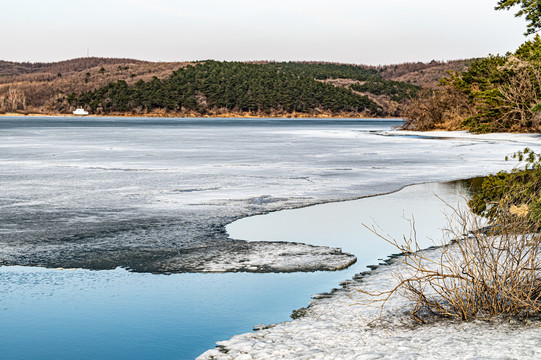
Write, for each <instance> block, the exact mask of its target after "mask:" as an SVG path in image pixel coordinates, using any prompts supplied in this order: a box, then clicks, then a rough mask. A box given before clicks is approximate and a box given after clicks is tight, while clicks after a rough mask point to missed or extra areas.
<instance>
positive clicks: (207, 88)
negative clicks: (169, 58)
mask: <svg viewBox="0 0 541 360" xmlns="http://www.w3.org/2000/svg"><path fill="white" fill-rule="evenodd" d="M206 63H208V64H213V65H212V68H213V69H212V70H210V69H207V68H206V67H205V66H204V64H206ZM232 64H235V65H232ZM450 64H451V63H437V64H423V65H420V64H418V63H416V64H415V66H412V65H411V64H401V65H396V66H389V67H385V68H384V67H370V66H363V65H351V64H336V63H321V62H253V63H220V62H212V61H206V62H197V63H186V62H170V63H153V62H146V61H140V60H133V59H115V58H79V59H73V60H67V61H61V62H56V63H16V62H6V61H0V112H20V113H30V112H31V113H40V114H57V113H71V111H73V109H74V108H75V107H76V106H86V107H88V108H89V110H92V112H93V113H103V114H105V113H119V114H120V113H133V114H139V115H147V114H150V115H151V114H152V113H155V114H164V113H166V112H167V113H168V114H169V115H178V116H199V115H209V116H223V115H227V114H229V115H235V114H237V115H241V114H242V115H246V114H248V115H250V114H251V115H254V116H291V115H293V116H296V115H301V116H307V115H310V116H336V115H341V116H400V115H401V113H402V112H403V108H404V103H405V102H406V101H407V99H409V98H411V97H414V96H415V95H416V93H417V92H418V90H419V89H420V87H418V86H417V85H414V84H413V83H415V84H423V82H426V78H427V76H424V77H421V76H420V74H421V72H422V71H425V72H426V71H428V70H429V69H430V71H435V70H434V69H444V68H445V67H446V66H450ZM188 68H189V70H188ZM193 71H195V72H202V73H200V74H195V73H194V74H192V72H193ZM208 71H211V72H212V71H219V72H221V73H222V78H220V77H217V76H214V75H212V74H210V73H208ZM235 71H237V72H239V73H235ZM438 71H440V70H438ZM247 74H251V75H250V76H248V77H246V75H247ZM415 74H417V76H418V78H419V79H422V80H419V81H416V80H415V79H414V80H413V81H412V80H411V79H412V78H415V76H416V75H415ZM192 75H193V76H195V78H197V79H200V78H205V80H204V81H203V82H199V83H197V82H194V81H190V80H189V76H192ZM423 75H424V74H423ZM400 77H408V80H407V82H404V81H396V80H395V79H398V78H400ZM173 78H174V79H173ZM182 79H184V80H182ZM182 81H185V82H186V83H185V84H181V83H182ZM143 83H144V85H143ZM228 83H229V84H228ZM173 84H175V86H178V87H179V88H177V89H176V90H174V89H172V88H171V86H172V85H173ZM123 86H125V87H126V89H129V90H126V94H124V95H125V96H128V95H127V94H128V93H129V94H131V95H133V93H134V92H137V91H143V92H147V91H148V92H150V93H149V94H154V95H152V96H151V97H153V99H154V100H156V99H157V98H158V97H159V96H158V95H156V91H158V90H156V88H157V87H161V86H163V88H162V89H161V90H159V92H161V93H168V95H167V96H170V97H171V99H169V100H167V101H165V99H162V100H160V101H154V102H152V101H151V102H149V99H148V97H149V94H146V95H145V96H146V97H147V99H146V103H141V102H140V101H143V100H141V99H142V98H143V97H144V96H143V97H142V96H139V97H138V98H137V99H139V100H135V99H130V100H129V101H127V102H126V106H124V105H121V104H119V103H116V104H113V103H112V102H111V99H110V98H109V99H108V100H107V96H108V95H106V93H107V92H109V93H111V91H113V92H116V91H120V88H122V87H123ZM242 91H244V93H243V92H242ZM153 92H154V93H153ZM91 93H92V94H91ZM100 94H101V95H100ZM124 95H123V96H124ZM131 95H130V96H131ZM98 96H104V98H102V99H99V100H98V99H97V97H98ZM115 96H116V95H115ZM160 96H161V95H160ZM164 96H165V95H164ZM175 97H176V100H175V101H176V105H172V102H174V101H173V100H172V99H173V98H175ZM232 97H234V98H235V99H236V101H232V100H231V98H232ZM90 98H92V100H91V101H90V100H89V99H90ZM115 99H116V98H115ZM151 103H152V104H151ZM254 104H255V105H254Z"/></svg>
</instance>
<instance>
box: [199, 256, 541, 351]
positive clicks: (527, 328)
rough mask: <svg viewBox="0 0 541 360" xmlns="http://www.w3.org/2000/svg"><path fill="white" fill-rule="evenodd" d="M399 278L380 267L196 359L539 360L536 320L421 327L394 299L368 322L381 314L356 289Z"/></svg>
mask: <svg viewBox="0 0 541 360" xmlns="http://www.w3.org/2000/svg"><path fill="white" fill-rule="evenodd" d="M427 253H429V254H430V255H431V256H432V258H434V259H437V258H438V255H439V254H440V252H439V250H438V249H435V250H431V251H429V252H427ZM404 271H405V265H404V264H402V263H401V262H399V261H395V262H393V263H391V264H390V265H388V266H380V267H378V268H377V269H375V270H373V271H372V272H371V273H370V274H367V275H366V276H363V277H360V278H359V280H354V281H350V282H348V284H347V285H346V286H345V287H344V288H343V289H340V290H337V291H335V292H334V293H332V294H331V295H330V296H325V297H316V299H314V300H312V301H311V303H310V305H309V306H308V308H307V309H306V310H305V316H304V317H301V318H300V319H296V320H293V321H289V322H284V323H280V324H274V325H270V326H269V327H268V328H266V329H263V330H259V331H256V332H252V333H246V334H241V335H236V336H234V337H232V338H231V339H230V340H226V341H219V342H217V348H216V349H212V350H208V351H206V352H205V353H203V354H201V355H200V356H199V357H198V358H197V360H210V359H240V358H252V359H344V360H348V359H537V358H539V357H540V356H541V329H540V328H539V324H538V322H536V321H534V320H532V321H526V322H518V321H507V322H503V321H499V320H496V321H494V322H492V323H491V322H481V321H474V322H468V323H467V322H459V321H453V320H445V319H439V318H435V317H432V318H427V320H428V321H427V323H426V324H419V323H416V322H415V321H414V320H412V319H411V317H410V316H409V311H410V310H411V309H412V307H413V304H411V302H410V300H408V299H407V298H405V297H404V296H402V295H396V296H394V297H392V298H391V300H390V301H389V302H388V303H387V305H386V306H385V307H384V310H383V313H382V314H383V315H382V321H381V322H380V321H374V320H377V319H378V316H379V311H380V308H379V307H376V306H370V305H366V301H367V300H369V299H370V298H369V297H368V296H367V295H365V294H362V293H360V292H359V291H358V289H359V288H362V289H363V290H365V291H371V292H377V291H384V290H388V289H390V288H392V287H393V286H394V285H395V284H396V283H397V280H396V278H395V277H394V276H393V273H399V272H404ZM363 301H364V302H365V304H362V303H363ZM360 303H361V304H360ZM248 356H249V357H248Z"/></svg>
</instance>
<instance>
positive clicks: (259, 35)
mask: <svg viewBox="0 0 541 360" xmlns="http://www.w3.org/2000/svg"><path fill="white" fill-rule="evenodd" d="M496 3H497V0H454V1H442V0H333V1H322V0H272V1H271V0H251V1H250V0H199V1H194V0H191V1H187V0H176V1H174V0H1V4H0V34H1V39H2V41H1V46H0V60H9V61H30V62H36V61H59V60H65V59H71V58H75V57H83V56H86V53H87V49H90V55H91V56H100V57H128V58H136V59H141V60H151V61H183V60H203V59H215V60H321V61H337V62H345V63H357V64H373V65H377V64H391V63H400V62H408V61H430V60H432V59H435V60H451V59H461V58H471V57H479V56H486V55H488V54H489V53H492V54H497V53H500V54H503V53H505V52H507V51H512V50H515V49H516V47H517V46H518V45H519V44H521V43H522V42H524V41H525V40H526V38H525V37H524V36H523V35H522V34H523V33H524V31H525V29H526V25H525V21H524V19H523V18H515V17H514V16H513V15H514V12H513V11H495V10H494V6H495V5H496Z"/></svg>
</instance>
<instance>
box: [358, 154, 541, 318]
mask: <svg viewBox="0 0 541 360" xmlns="http://www.w3.org/2000/svg"><path fill="white" fill-rule="evenodd" d="M511 159H516V160H518V161H519V162H523V163H525V165H524V168H516V169H514V170H512V171H510V172H503V171H502V172H499V173H498V174H495V175H490V176H488V177H486V178H484V179H483V180H482V183H481V186H477V187H474V188H473V190H472V192H473V196H472V198H471V200H470V201H469V202H468V205H469V208H468V209H466V210H462V209H454V210H453V216H452V217H450V221H449V226H448V230H447V231H446V236H445V238H444V239H443V240H442V241H441V243H440V244H438V245H439V249H438V251H439V253H438V254H437V256H435V255H434V253H433V252H432V250H430V251H427V250H422V249H420V248H419V245H418V244H417V241H416V239H415V231H414V230H415V229H414V226H412V229H413V231H412V234H413V235H412V236H410V237H409V238H406V237H405V238H404V239H405V241H404V242H399V241H397V240H395V239H394V238H392V237H390V236H388V235H382V234H384V233H383V232H382V231H381V229H378V228H376V227H374V226H373V227H371V228H370V227H369V230H371V231H372V232H374V233H375V234H376V235H378V236H379V237H380V238H382V239H383V240H385V241H387V242H389V243H391V244H392V245H394V246H395V247H396V248H397V249H399V250H400V251H401V253H402V256H401V257H399V258H398V259H399V261H401V262H402V263H403V264H404V265H405V267H406V271H404V272H401V273H396V274H394V275H395V277H396V278H397V280H398V283H397V285H396V286H395V287H394V288H392V289H390V290H388V291H384V292H381V293H368V294H369V295H371V296H372V299H374V298H375V302H376V303H381V306H382V307H383V306H385V304H386V302H387V300H388V299H389V298H390V297H391V296H393V295H395V294H397V293H400V294H402V295H405V296H406V297H407V298H409V299H410V300H412V301H413V303H414V307H413V309H412V311H411V314H412V316H413V317H414V318H415V319H417V320H419V321H421V322H422V321H423V316H422V315H423V314H425V313H426V312H430V313H433V314H436V315H439V316H443V317H450V318H457V319H460V320H464V321H470V320H473V319H494V318H501V317H503V318H511V317H513V318H527V317H532V316H535V317H538V316H540V315H541V233H540V229H541V226H540V225H541V155H538V154H535V153H534V152H533V151H531V150H530V149H528V148H526V149H524V150H523V151H519V152H517V153H515V154H513V155H512V156H511ZM481 216H482V217H481ZM360 291H361V292H364V291H363V290H362V289H361V290H360ZM364 293H367V292H364ZM371 302H373V301H371Z"/></svg>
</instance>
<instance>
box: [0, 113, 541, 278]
mask: <svg viewBox="0 0 541 360" xmlns="http://www.w3.org/2000/svg"><path fill="white" fill-rule="evenodd" d="M95 120H96V121H95ZM139 121H140V123H141V125H137V124H136V123H137V122H139ZM183 121H184V120H182V119H180V120H178V119H169V120H167V121H166V123H167V124H163V123H161V122H158V123H154V122H153V121H150V120H148V119H140V120H137V119H135V122H136V123H134V120H133V119H129V120H122V119H107V118H100V119H99V121H98V119H93V121H92V122H90V123H87V122H86V120H85V121H84V122H83V121H79V120H77V121H73V120H70V119H50V120H47V119H43V118H39V117H36V118H33V119H32V121H30V120H28V119H25V118H12V119H10V118H5V119H0V128H2V141H1V143H0V153H1V156H0V166H1V167H2V176H0V210H1V221H0V264H2V263H3V264H6V265H29V266H46V267H64V268H72V267H76V268H86V269H95V270H99V269H114V268H116V267H123V268H126V269H129V270H132V271H140V272H160V273H166V272H220V271H254V272H259V271H267V272H269V271H313V270H332V269H341V268H344V267H347V266H348V264H351V263H352V262H353V261H354V256H353V255H350V254H345V253H342V252H340V251H338V250H337V249H331V248H325V247H323V248H320V247H313V246H309V245H303V244H289V243H280V242H270V243H251V242H245V241H238V240H232V239H229V238H228V236H227V234H226V233H225V229H224V226H225V225H226V224H228V223H230V222H232V221H234V220H236V219H239V218H241V217H245V216H251V215H256V214H263V213H268V212H271V211H276V210H281V209H291V208H298V207H302V206H308V205H314V204H318V203H324V202H332V201H340V200H352V199H358V198H360V197H362V196H368V195H373V194H377V193H385V192H389V191H394V190H397V189H399V188H402V187H403V186H405V185H408V184H412V183H421V182H429V181H430V182H432V181H449V180H456V179H461V178H468V177H474V176H480V175H486V174H488V173H491V172H495V171H498V170H501V169H509V168H511V167H512V166H513V164H511V163H505V162H504V161H503V159H504V157H505V155H508V154H509V153H512V152H515V151H517V150H520V149H521V148H523V147H524V146H529V147H531V148H532V149H534V150H535V151H540V150H541V144H540V142H539V136H538V135H516V134H506V135H498V136H495V135H489V136H481V137H475V136H474V137H470V136H469V135H468V139H465V138H464V136H465V135H464V134H463V133H446V136H447V137H451V138H452V139H451V140H427V139H420V138H419V139H417V138H411V137H404V136H380V135H383V134H384V133H375V132H373V131H375V130H382V129H387V128H389V127H390V126H391V125H390V124H387V125H382V124H379V123H378V124H375V125H374V124H372V123H371V122H368V123H367V125H363V121H356V120H355V121H353V120H347V121H345V122H344V121H330V122H326V121H323V122H321V121H315V120H314V121H300V122H298V121H294V120H292V121H290V120H288V121H287V125H286V124H284V123H283V122H280V121H278V122H275V121H273V120H268V121H267V120H266V121H264V123H265V124H266V125H261V124H260V123H258V124H259V125H257V126H255V127H254V126H248V125H247V124H245V123H242V121H241V122H240V123H238V121H236V120H234V121H233V122H231V121H229V120H212V121H211V120H209V121H208V122H204V123H205V124H206V125H199V122H195V123H193V122H190V123H189V124H185V125H182V124H183ZM190 121H191V120H190ZM249 123H250V124H253V122H251V121H250V122H249ZM2 124H3V125H2ZM47 124H49V125H47ZM143 125H144V126H143ZM395 134H399V133H398V132H397V133H395ZM454 134H457V135H454ZM491 136H492V137H491ZM461 137H462V138H461ZM271 255H272V256H271Z"/></svg>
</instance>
